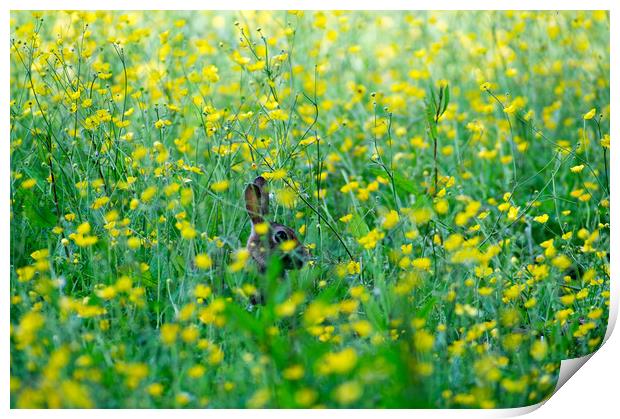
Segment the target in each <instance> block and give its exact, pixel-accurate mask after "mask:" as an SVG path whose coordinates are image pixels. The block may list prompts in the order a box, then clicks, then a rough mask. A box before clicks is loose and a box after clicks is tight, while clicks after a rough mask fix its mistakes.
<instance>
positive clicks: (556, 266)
mask: <svg viewBox="0 0 620 419" xmlns="http://www.w3.org/2000/svg"><path fill="white" fill-rule="evenodd" d="M259 29H260V30H259ZM11 45H12V49H11V132H10V141H11V146H10V149H11V221H10V222H11V278H10V289H11V319H10V321H11V405H12V406H13V407H106V408H108V407H109V408H121V407H213V408H224V407H227V408H229V407H367V408H373V407H404V408H409V407H483V408H491V407H515V406H523V405H528V404H533V403H537V402H539V401H541V400H543V399H544V398H545V397H547V396H548V395H549V394H551V392H552V391H553V388H554V386H555V383H556V380H557V376H558V371H559V363H560V361H561V360H562V359H566V358H570V357H576V356H582V355H584V354H587V353H590V352H592V351H593V350H595V349H596V348H598V346H599V345H600V344H601V341H602V337H603V336H604V334H605V330H606V326H607V317H608V305H609V175H608V166H609V157H608V152H609V150H608V149H609V134H608V133H609V117H610V111H609V109H610V108H609V16H608V13H606V12H553V13H551V12H441V13H434V12H415V13H414V12H385V13H383V12H382V13H370V12H306V13H297V12H291V13H287V12H243V13H242V12H235V13H232V12H231V13H225V12H173V13H170V12H148V13H143V12H136V13H134V12H132V13H123V12H44V13H38V12H37V13H30V12H13V13H12V15H11ZM591 109H594V110H593V112H592V113H591V114H590V110H591ZM261 174H262V175H264V176H265V177H267V178H268V179H270V183H269V188H270V191H271V196H272V199H271V216H272V217H273V220H276V221H278V222H280V223H283V224H285V225H288V226H290V227H291V228H293V229H294V230H296V231H297V232H298V235H299V237H300V239H301V240H302V241H303V242H304V243H305V244H306V245H307V246H309V248H310V249H311V253H312V260H311V261H310V262H309V263H307V264H306V266H304V267H303V268H302V269H301V270H298V271H288V272H286V273H284V274H283V273H282V272H281V269H280V267H279V263H278V260H277V258H275V259H273V261H272V262H273V263H271V264H270V265H269V267H268V268H267V270H266V272H265V273H264V274H262V273H260V272H258V269H257V267H256V266H255V264H254V263H253V262H252V261H251V259H249V258H248V255H247V252H246V251H245V243H246V240H247V237H248V235H249V232H250V222H249V218H248V216H247V214H246V212H245V206H244V205H245V204H244V202H243V190H244V188H245V186H246V185H247V184H248V183H249V182H251V181H252V180H253V179H254V178H255V177H256V176H258V175H261ZM255 293H256V294H260V295H261V296H262V300H263V303H262V304H256V305H255V304H252V301H253V300H254V298H253V297H252V295H253V294H255Z"/></svg>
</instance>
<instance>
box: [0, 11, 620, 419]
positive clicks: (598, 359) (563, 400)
mask: <svg viewBox="0 0 620 419" xmlns="http://www.w3.org/2000/svg"><path fill="white" fill-rule="evenodd" d="M3 3H4V4H3V7H0V16H2V20H1V21H2V22H3V25H2V26H1V27H0V39H2V40H3V42H0V49H1V51H2V52H1V54H2V55H1V56H2V60H3V62H4V66H3V70H4V71H0V80H1V85H0V89H2V90H3V96H2V97H1V99H0V106H1V107H2V117H0V133H5V134H4V135H3V136H2V142H1V143H2V147H3V149H2V151H1V152H0V168H1V169H0V171H1V176H2V182H1V183H0V197H3V198H4V199H1V200H0V202H1V203H0V220H3V224H2V227H1V228H2V233H4V234H2V235H1V236H2V239H1V240H2V246H1V248H2V249H4V251H3V252H2V253H1V255H0V257H1V258H2V259H1V260H0V261H1V266H2V268H1V269H2V272H3V273H4V275H3V278H5V281H4V287H3V289H2V290H1V291H0V307H1V308H2V310H3V313H4V316H0V318H2V319H3V320H2V321H0V333H1V334H2V336H3V344H2V346H1V348H0V352H1V353H2V362H1V364H0V372H1V373H2V374H1V375H2V377H1V378H0V401H1V407H0V409H1V410H0V412H5V411H7V412H8V413H9V414H10V415H11V416H13V417H30V416H43V415H44V416H46V417H63V418H67V417H68V418H71V417H76V418H77V417H80V418H81V417H82V416H83V415H85V414H86V415H88V416H90V417H92V418H99V417H101V418H103V417H106V418H107V417H109V416H110V415H115V416H120V417H130V416H131V417H135V416H136V415H144V416H145V417H146V416H147V415H148V417H149V418H169V417H170V416H171V415H176V414H179V415H181V414H182V415H184V416H188V417H201V418H202V417H205V416H207V417H213V416H217V417H220V416H228V417H241V416H243V417H247V416H251V417H253V418H270V419H271V418H273V417H276V418H278V417H288V416H289V415H290V414H293V415H295V416H297V417H299V418H306V417H307V418H310V417H312V418H314V417H316V416H323V417H326V416H328V415H329V416H332V415H334V414H337V415H343V416H352V417H353V416H354V417H356V418H364V417H375V416H377V415H382V414H389V415H390V416H395V417H412V416H415V417H416V418H426V417H437V416H445V415H446V414H448V415H449V417H476V418H480V417H509V416H516V415H520V414H524V413H527V412H530V411H532V410H535V409H536V408H537V407H538V405H536V406H531V407H526V408H518V409H498V410H487V411H484V410H415V411H411V410H390V411H378V410H338V411H333V410H332V411H307V410H295V411H286V410H276V411H274V410H264V411H248V410H216V411H210V410H182V411H175V410H136V411H133V410H114V411H110V410H90V411H88V412H83V411H79V410H62V411H58V410H56V411H52V410H43V411H27V410H9V405H10V394H9V362H10V361H9V357H10V354H9V345H8V344H7V343H8V342H7V341H8V335H9V321H8V319H9V318H10V317H9V316H10V304H9V287H8V278H9V271H10V260H9V258H10V256H9V255H10V253H9V248H10V241H9V219H10V218H9V217H10V215H9V214H10V206H9V202H8V199H7V198H8V196H9V175H10V156H9V153H8V147H9V141H8V137H7V136H6V133H7V132H8V131H9V104H8V100H7V99H8V98H9V97H10V96H9V85H10V84H9V75H8V68H9V66H10V61H9V42H8V40H9V37H10V35H9V34H10V29H9V24H8V23H9V11H10V10H11V9H26V10H28V9H39V10H41V9H91V10H95V9H121V10H149V9H150V10H154V9H162V10H176V9H213V10H243V9H246V10H248V9H266V10H277V9H366V10H401V9H414V10H416V9H421V10H422V9H427V8H428V7H429V6H432V8H433V9H434V10H463V9H464V8H465V7H467V8H470V9H473V10H485V9H486V10H507V9H513V10H558V9H572V10H596V9H604V10H611V14H610V15H611V61H612V67H611V68H612V71H611V86H617V77H616V74H617V73H616V72H615V70H617V69H618V68H619V66H618V51H617V48H616V47H617V42H614V39H620V38H619V34H618V30H617V28H618V18H617V11H616V10H615V9H617V7H614V3H616V2H615V1H611V0H609V1H606V0H588V1H585V0H563V1H558V0H554V1H545V2H544V3H543V2H541V1H540V0H519V1H514V0H510V1H506V0H505V1H501V2H498V1H496V0H495V1H492V0H470V1H468V2H460V3H459V2H457V1H448V0H433V1H432V2H430V3H429V2H422V1H403V0H382V1H381V2H371V1H368V0H339V1H334V0H329V1H328V0H314V1H312V2H303V1H299V0H297V1H292V0H288V1H282V0H262V1H240V0H227V1H226V2H213V1H188V0H175V1H174V2H170V1H163V0H134V1H131V2H127V1H126V0H107V1H101V0H98V1H90V2H87V3H86V2H84V1H83V0H82V1H76V0H61V1H53V2H52V1H40V0H38V1H37V0H22V1H14V0H9V1H8V2H3ZM7 3H8V4H7ZM5 4H6V5H5ZM611 107H612V108H613V109H618V95H617V94H616V93H615V91H614V89H613V88H612V89H611ZM610 137H611V138H612V139H613V140H612V141H614V147H611V150H610V161H611V162H612V163H613V162H615V161H617V160H616V159H617V152H616V149H615V140H616V139H618V138H620V135H619V132H618V128H617V125H616V124H615V123H613V121H612V124H611V136H610ZM610 166H611V167H610V169H611V179H612V184H613V179H617V178H618V176H619V175H620V174H619V173H618V170H620V169H619V165H617V164H611V165H610ZM619 205H620V203H619V202H618V194H617V193H616V194H612V196H611V213H612V217H611V218H612V219H614V216H613V215H614V214H616V213H617V208H618V206H619ZM612 226H614V224H613V223H612ZM617 243H619V242H618V240H617V228H615V227H614V228H612V231H611V248H612V249H615V248H617V247H615V246H616V245H617ZM616 266H617V263H614V262H613V261H612V263H611V276H612V278H616V277H617V275H616V273H617V272H616V271H617V270H618V269H617V267H616ZM618 291H619V287H618V286H615V285H614V282H613V281H612V285H611V306H610V320H609V326H608V332H607V335H606V340H607V339H609V340H608V341H607V342H606V343H605V344H604V345H603V347H602V348H601V349H600V350H599V351H598V352H597V353H595V354H593V355H592V359H591V360H590V362H589V365H590V367H588V368H585V369H584V370H582V371H579V373H578V374H577V375H578V378H577V379H575V380H569V381H568V383H567V384H566V385H565V386H564V387H562V389H561V390H560V391H559V392H558V393H557V394H555V395H553V396H552V397H551V399H550V400H549V401H548V402H547V403H546V404H545V406H544V408H542V409H538V410H537V411H536V412H535V413H533V414H532V415H533V417H538V418H544V417H550V416H552V417H556V416H560V417H562V418H572V417H579V418H583V416H585V415H588V416H591V417H596V416H599V417H610V412H612V411H616V406H617V402H616V400H617V399H618V397H617V391H616V390H615V389H616V388H617V387H616V385H615V383H616V377H617V376H618V373H619V369H620V361H619V360H618V354H619V352H620V338H618V336H617V333H616V335H615V336H610V335H611V332H612V330H613V328H614V325H615V322H616V318H617V312H618V297H619V292H618ZM610 337H611V338H610ZM588 358H589V357H588ZM568 363H569V364H573V366H572V367H571V371H570V375H572V374H574V373H575V372H576V371H577V369H579V368H578V367H577V368H576V369H575V365H579V364H580V365H579V366H581V365H583V363H580V362H579V361H569V362H568ZM563 368H564V371H565V372H564V374H566V368H565V367H563ZM570 375H569V376H570Z"/></svg>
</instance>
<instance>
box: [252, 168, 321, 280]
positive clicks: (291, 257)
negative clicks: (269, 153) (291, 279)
mask: <svg viewBox="0 0 620 419" xmlns="http://www.w3.org/2000/svg"><path fill="white" fill-rule="evenodd" d="M266 184H267V181H266V180H265V178H263V177H262V176H259V177H257V178H256V179H254V181H253V182H252V183H250V184H249V185H248V186H247V187H246V189H245V208H246V210H247V212H248V215H249V216H250V220H251V221H252V232H251V233H250V237H249V238H248V244H247V248H248V250H249V252H250V255H252V258H253V259H254V260H255V261H256V263H257V264H258V267H259V269H260V270H261V271H264V270H265V267H266V263H267V260H268V259H269V257H271V255H273V254H278V255H279V257H280V260H281V261H282V265H283V267H284V269H299V268H301V267H302V266H303V265H304V263H305V262H306V261H307V260H308V259H309V257H310V253H309V251H308V249H307V248H306V247H305V246H304V245H302V244H301V242H300V241H299V239H298V238H297V235H296V234H295V232H294V231H293V229H291V228H289V227H287V226H285V225H283V224H279V223H276V222H272V221H267V220H266V217H267V215H268V213H269V194H268V192H267V191H266V189H265V186H266ZM265 224H267V226H268V231H267V232H266V233H265V232H264V231H263V232H262V233H263V234H258V233H257V231H256V226H257V225H261V226H264V225H265ZM263 228H264V227H263ZM284 242H294V243H295V246H294V248H293V250H291V251H289V252H282V251H281V250H280V245H281V244H282V243H284Z"/></svg>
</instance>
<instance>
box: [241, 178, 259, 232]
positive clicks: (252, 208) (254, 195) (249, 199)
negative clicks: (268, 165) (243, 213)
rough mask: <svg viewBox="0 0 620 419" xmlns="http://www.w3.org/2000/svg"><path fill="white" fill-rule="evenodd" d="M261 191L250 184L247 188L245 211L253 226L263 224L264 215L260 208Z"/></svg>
mask: <svg viewBox="0 0 620 419" xmlns="http://www.w3.org/2000/svg"><path fill="white" fill-rule="evenodd" d="M260 199H261V191H260V188H259V187H258V186H257V185H255V184H253V183H250V184H249V185H248V186H247V187H246V188H245V209H246V210H247V212H248V215H249V216H250V220H252V224H259V223H262V222H263V214H262V212H261V207H260Z"/></svg>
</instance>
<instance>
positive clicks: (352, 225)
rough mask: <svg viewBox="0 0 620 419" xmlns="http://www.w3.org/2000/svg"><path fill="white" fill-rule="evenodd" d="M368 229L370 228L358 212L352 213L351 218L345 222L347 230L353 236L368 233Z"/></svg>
mask: <svg viewBox="0 0 620 419" xmlns="http://www.w3.org/2000/svg"><path fill="white" fill-rule="evenodd" d="M369 231H370V228H368V225H367V224H366V223H365V222H364V219H363V218H362V217H361V216H360V215H359V214H358V213H356V212H355V213H353V218H351V221H349V223H348V224H347V232H348V233H349V234H351V235H352V236H353V237H355V238H360V237H362V236H365V235H366V234H368V232H369Z"/></svg>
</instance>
